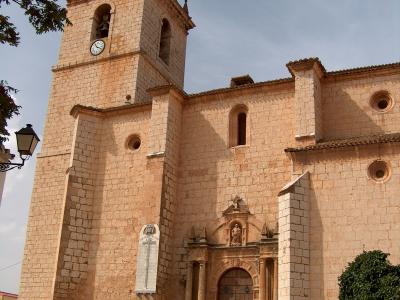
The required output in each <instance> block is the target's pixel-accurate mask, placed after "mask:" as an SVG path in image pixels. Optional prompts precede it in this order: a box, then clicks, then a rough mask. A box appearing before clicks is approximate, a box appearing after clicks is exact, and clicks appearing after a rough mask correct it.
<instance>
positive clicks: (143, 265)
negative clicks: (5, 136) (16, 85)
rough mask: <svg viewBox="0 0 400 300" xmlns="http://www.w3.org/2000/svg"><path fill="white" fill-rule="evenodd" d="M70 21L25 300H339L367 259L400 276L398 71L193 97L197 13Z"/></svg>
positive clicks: (314, 62) (134, 11)
mask: <svg viewBox="0 0 400 300" xmlns="http://www.w3.org/2000/svg"><path fill="white" fill-rule="evenodd" d="M68 12H69V18H70V20H71V22H72V23H73V26H67V27H66V28H65V32H64V34H63V39H62V44H61V48H60V54H59V61H58V63H57V65H56V66H54V67H53V70H52V71H53V84H52V90H51V95H50V100H49V108H48V115H47V122H46V125H45V134H44V141H43V145H42V150H41V153H40V154H39V155H38V159H37V167H36V177H35V183H34V190H33V196H32V203H31V208H30V215H29V224H28V230H27V238H26V245H25V254H24V260H23V265H22V275H21V287H20V296H19V298H20V299H74V300H75V299H76V300H81V299H82V300H88V299H118V300H120V299H135V300H138V299H140V300H142V299H143V300H144V299H146V300H150V299H151V300H161V299H162V300H180V299H182V300H228V299H240V300H289V299H290V300H306V299H311V300H319V299H337V298H338V283H337V278H338V276H339V275H340V274H341V273H342V271H343V270H344V268H345V267H346V265H347V264H348V263H349V262H350V261H352V260H353V259H354V257H355V256H356V255H358V254H360V253H361V252H362V251H364V250H372V249H380V250H383V251H384V252H388V253H390V254H391V256H390V259H391V261H392V262H393V263H397V264H398V263H399V262H400V248H399V244H400V221H399V220H400V200H399V193H400V189H399V183H400V147H399V142H400V106H399V103H398V101H399V99H400V63H393V64H389V65H380V66H371V67H361V68H357V69H349V70H342V71H335V72H329V71H327V70H325V68H324V67H323V65H322V63H321V62H320V61H319V59H317V58H311V59H304V60H299V61H293V62H289V63H288V64H287V67H288V70H289V72H290V74H291V77H289V78H285V79H279V80H274V81H267V82H257V83H255V82H253V80H252V78H251V77H250V76H248V75H246V76H240V77H235V78H232V80H231V83H230V86H229V87H227V88H222V89H218V90H212V91H206V92H202V93H197V94H187V93H185V92H184V90H183V80H184V69H185V52H186V39H187V36H188V32H189V30H191V29H192V28H194V26H195V25H194V23H193V21H192V20H191V18H190V17H189V14H188V9H187V5H185V6H183V7H182V6H180V4H179V3H178V2H177V1H175V0H135V1H127V0H116V1H109V0H88V1H82V0H70V1H69V2H68ZM200 30H201V29H200Z"/></svg>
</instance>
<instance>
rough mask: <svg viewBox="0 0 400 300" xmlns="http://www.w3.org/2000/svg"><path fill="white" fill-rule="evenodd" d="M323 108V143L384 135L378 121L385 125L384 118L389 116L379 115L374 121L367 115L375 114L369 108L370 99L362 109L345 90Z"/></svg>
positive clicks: (324, 104)
mask: <svg viewBox="0 0 400 300" xmlns="http://www.w3.org/2000/svg"><path fill="white" fill-rule="evenodd" d="M322 107H323V133H324V134H323V135H324V136H323V141H330V140H337V139H345V138H350V137H359V136H366V135H377V134H382V133H384V130H383V128H382V126H379V125H378V124H377V121H379V123H381V124H382V125H384V118H387V117H388V114H389V113H388V114H382V115H379V116H377V119H376V120H374V119H372V118H371V115H369V114H368V113H367V112H368V111H371V113H372V112H373V109H372V108H371V107H370V106H369V99H368V101H367V102H366V103H365V107H364V108H362V107H360V106H359V105H357V103H356V102H355V100H354V99H353V98H352V97H351V95H350V94H349V93H347V92H345V91H343V90H340V93H339V94H338V96H337V97H335V100H334V101H329V102H327V101H325V102H324V103H323V106H322ZM386 131H387V130H386Z"/></svg>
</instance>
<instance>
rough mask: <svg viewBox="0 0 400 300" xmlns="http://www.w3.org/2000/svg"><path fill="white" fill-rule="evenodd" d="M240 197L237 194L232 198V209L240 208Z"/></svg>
mask: <svg viewBox="0 0 400 300" xmlns="http://www.w3.org/2000/svg"><path fill="white" fill-rule="evenodd" d="M241 200H242V199H241V198H240V197H239V196H236V197H235V198H234V199H233V200H232V203H233V209H234V210H239V209H240V201H241Z"/></svg>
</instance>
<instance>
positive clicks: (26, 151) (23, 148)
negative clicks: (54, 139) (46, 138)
mask: <svg viewBox="0 0 400 300" xmlns="http://www.w3.org/2000/svg"><path fill="white" fill-rule="evenodd" d="M15 135H16V136H17V146H18V152H19V154H20V155H28V156H31V155H32V154H33V152H34V151H35V148H36V146H37V144H38V142H39V138H38V136H37V135H36V133H35V131H34V130H33V129H32V125H30V124H28V125H27V126H26V127H25V128H22V129H21V130H20V131H18V132H16V133H15Z"/></svg>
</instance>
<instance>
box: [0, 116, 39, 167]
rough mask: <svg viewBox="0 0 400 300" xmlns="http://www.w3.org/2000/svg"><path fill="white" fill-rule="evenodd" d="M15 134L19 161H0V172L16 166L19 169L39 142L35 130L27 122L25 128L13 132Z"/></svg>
mask: <svg viewBox="0 0 400 300" xmlns="http://www.w3.org/2000/svg"><path fill="white" fill-rule="evenodd" d="M15 135H16V136H17V147H18V152H19V157H20V158H21V160H22V162H21V163H10V162H6V163H1V162H0V172H7V171H9V170H12V169H15V168H18V169H21V168H22V166H23V165H24V164H25V160H27V159H29V157H31V156H32V154H33V152H34V151H35V148H36V146H37V144H38V142H40V139H39V137H38V136H37V134H36V132H35V131H34V130H33V128H32V125H31V124H27V125H26V127H25V128H22V129H21V130H19V131H17V132H16V133H15Z"/></svg>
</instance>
